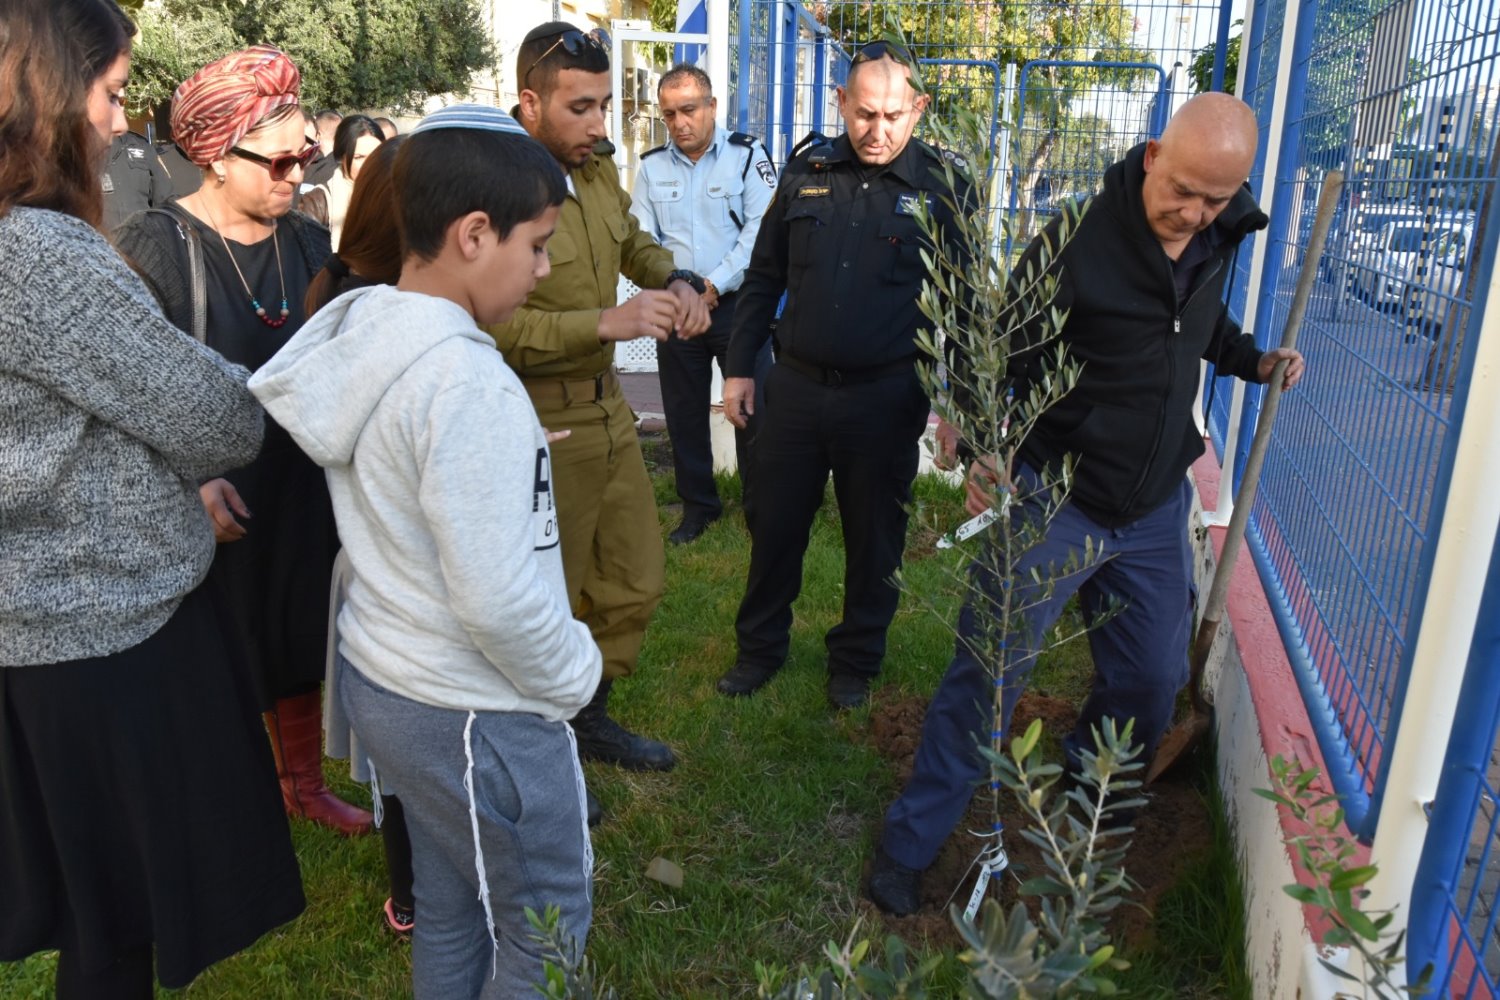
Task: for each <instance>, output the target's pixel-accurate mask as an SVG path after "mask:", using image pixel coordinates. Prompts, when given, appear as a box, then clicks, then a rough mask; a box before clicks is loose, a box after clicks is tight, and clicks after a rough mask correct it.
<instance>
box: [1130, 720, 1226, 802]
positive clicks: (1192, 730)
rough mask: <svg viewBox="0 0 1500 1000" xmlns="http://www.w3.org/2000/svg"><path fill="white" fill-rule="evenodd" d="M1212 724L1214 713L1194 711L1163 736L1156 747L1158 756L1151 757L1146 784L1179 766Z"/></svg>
mask: <svg viewBox="0 0 1500 1000" xmlns="http://www.w3.org/2000/svg"><path fill="white" fill-rule="evenodd" d="M1212 725H1213V716H1212V715H1210V714H1209V713H1207V712H1200V711H1194V712H1193V714H1192V715H1190V716H1188V717H1187V718H1186V719H1183V720H1182V721H1181V722H1179V723H1178V724H1177V725H1175V726H1173V727H1172V728H1171V729H1170V730H1169V731H1168V732H1167V735H1166V736H1164V737H1162V741H1161V743H1160V745H1158V746H1157V748H1156V756H1155V757H1153V758H1151V766H1150V767H1149V768H1147V769H1146V784H1148V785H1149V784H1151V783H1152V782H1153V781H1155V780H1156V779H1157V778H1159V777H1161V776H1162V775H1163V774H1165V773H1166V772H1167V771H1169V770H1171V769H1172V768H1173V767H1175V766H1177V763H1178V762H1179V761H1180V760H1182V758H1183V757H1186V756H1187V755H1188V752H1189V751H1191V750H1192V749H1193V747H1195V746H1197V745H1198V743H1199V741H1201V740H1202V739H1203V737H1205V736H1207V735H1208V730H1209V727H1210V726H1212Z"/></svg>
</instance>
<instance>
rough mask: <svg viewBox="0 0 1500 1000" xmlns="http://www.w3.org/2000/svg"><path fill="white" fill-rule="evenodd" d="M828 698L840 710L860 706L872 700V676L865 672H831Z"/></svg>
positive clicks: (845, 710)
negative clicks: (864, 673)
mask: <svg viewBox="0 0 1500 1000" xmlns="http://www.w3.org/2000/svg"><path fill="white" fill-rule="evenodd" d="M828 700H829V701H830V702H832V703H833V707H834V708H836V709H838V710H839V711H840V712H847V711H848V710H849V709H851V708H858V707H859V706H861V705H863V704H864V703H865V702H867V701H869V700H870V678H868V677H866V676H864V675H863V674H829V675H828Z"/></svg>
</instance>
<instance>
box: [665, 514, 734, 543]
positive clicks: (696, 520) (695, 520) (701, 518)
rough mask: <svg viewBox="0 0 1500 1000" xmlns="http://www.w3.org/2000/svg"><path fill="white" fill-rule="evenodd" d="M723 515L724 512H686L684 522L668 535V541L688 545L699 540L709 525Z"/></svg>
mask: <svg viewBox="0 0 1500 1000" xmlns="http://www.w3.org/2000/svg"><path fill="white" fill-rule="evenodd" d="M722 516H723V514H722V513H716V514H684V515H683V517H682V523H681V524H679V525H678V526H677V527H676V529H674V530H673V532H672V533H671V534H670V535H668V536H667V541H669V542H671V543H672V544H673V545H687V544H688V543H689V542H694V541H697V540H698V536H699V535H701V534H703V533H704V532H705V531H707V530H708V526H709V525H710V524H713V523H714V522H715V521H717V520H718V519H719V518H720V517H722Z"/></svg>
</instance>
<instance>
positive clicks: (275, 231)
mask: <svg viewBox="0 0 1500 1000" xmlns="http://www.w3.org/2000/svg"><path fill="white" fill-rule="evenodd" d="M203 210H204V211H205V212H207V213H208V221H209V224H210V225H211V226H212V227H213V230H214V232H216V233H218V234H219V242H220V243H222V244H224V253H225V254H227V255H228V256H229V263H230V264H231V265H233V267H234V273H235V274H236V275H238V276H239V279H240V285H241V286H243V287H244V289H245V297H246V298H247V299H249V300H250V308H251V309H254V310H255V315H257V316H259V317H260V321H261V322H262V323H264V324H266V326H269V327H270V328H271V329H273V330H277V329H280V328H281V327H283V326H285V325H286V320H287V317H288V316H290V315H291V314H292V310H291V308H290V307H289V306H288V304H287V298H286V272H285V271H284V270H282V267H281V240H280V238H279V234H280V231H281V227H280V225H279V220H272V222H271V246H272V247H273V248H274V249H275V250H276V277H277V278H279V279H280V281H281V315H280V316H278V317H276V318H275V319H272V318H271V317H269V316H267V315H266V307H265V306H263V305H261V304H260V300H259V299H257V298H256V297H255V293H254V292H252V291H251V290H250V282H248V281H246V280H245V272H244V271H241V270H240V265H239V262H238V261H236V260H235V259H234V251H232V250H230V249H229V241H228V240H226V239H225V238H224V233H223V231H222V230H220V229H219V223H218V220H217V219H215V218H214V213H213V210H212V209H210V208H209V207H208V202H207V201H204V203H203Z"/></svg>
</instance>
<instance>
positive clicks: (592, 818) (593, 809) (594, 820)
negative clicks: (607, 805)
mask: <svg viewBox="0 0 1500 1000" xmlns="http://www.w3.org/2000/svg"><path fill="white" fill-rule="evenodd" d="M583 799H584V802H585V803H586V804H587V806H588V818H589V828H590V829H593V828H594V827H596V826H598V825H599V824H600V823H603V822H604V806H603V804H602V803H601V802H600V801H599V800H598V799H596V798H594V793H593V792H591V791H589V790H588V789H587V788H585V789H584V790H583Z"/></svg>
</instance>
